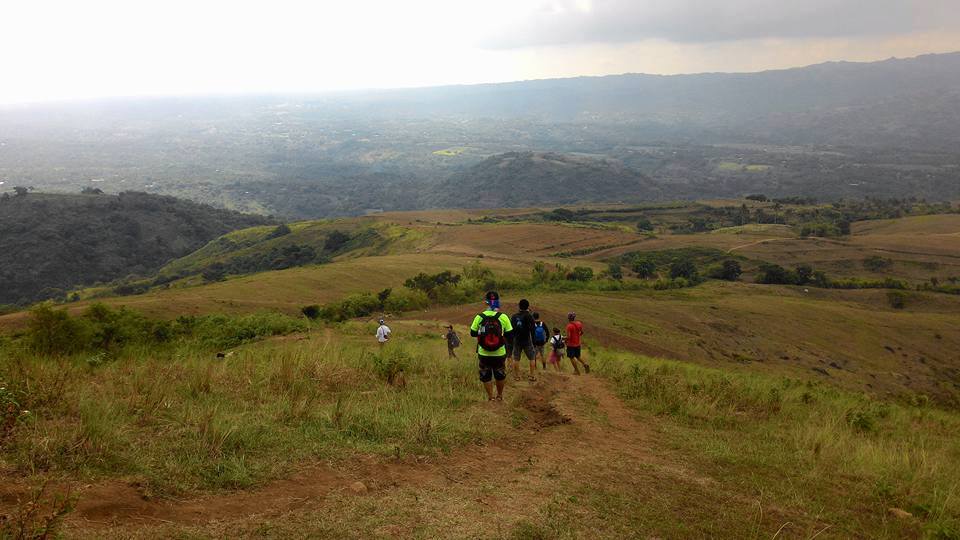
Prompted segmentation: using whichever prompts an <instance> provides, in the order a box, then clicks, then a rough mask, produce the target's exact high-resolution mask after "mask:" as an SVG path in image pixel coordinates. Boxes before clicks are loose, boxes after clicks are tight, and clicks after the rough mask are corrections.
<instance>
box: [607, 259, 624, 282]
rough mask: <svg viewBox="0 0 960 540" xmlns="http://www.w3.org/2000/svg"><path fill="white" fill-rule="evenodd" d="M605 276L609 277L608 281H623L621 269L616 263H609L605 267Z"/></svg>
mask: <svg viewBox="0 0 960 540" xmlns="http://www.w3.org/2000/svg"><path fill="white" fill-rule="evenodd" d="M607 275H609V276H610V279H615V280H617V281H620V280H621V279H623V269H621V268H620V265H619V264H617V263H610V265H609V266H607Z"/></svg>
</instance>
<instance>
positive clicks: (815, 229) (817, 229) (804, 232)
mask: <svg viewBox="0 0 960 540" xmlns="http://www.w3.org/2000/svg"><path fill="white" fill-rule="evenodd" d="M800 236H802V237H804V238H807V237H808V236H819V237H822V238H831V237H836V236H842V234H841V231H840V228H839V227H838V226H837V225H835V224H833V223H825V222H816V223H804V224H803V226H802V227H801V228H800Z"/></svg>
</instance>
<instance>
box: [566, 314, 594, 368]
mask: <svg viewBox="0 0 960 540" xmlns="http://www.w3.org/2000/svg"><path fill="white" fill-rule="evenodd" d="M567 320H568V321H570V322H568V323H567V339H566V340H565V343H566V344H567V358H569V359H570V363H571V364H573V371H575V372H576V373H577V375H579V374H580V370H579V369H577V362H580V364H581V365H583V371H584V372H585V373H590V364H588V363H587V362H586V361H584V359H583V358H582V357H581V352H580V347H581V346H582V344H581V342H580V338H581V337H582V336H583V323H581V322H580V321H578V320H577V314H576V313H574V312H572V311H571V312H570V313H567Z"/></svg>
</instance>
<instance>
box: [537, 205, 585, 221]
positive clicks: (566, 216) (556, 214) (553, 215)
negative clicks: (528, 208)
mask: <svg viewBox="0 0 960 540" xmlns="http://www.w3.org/2000/svg"><path fill="white" fill-rule="evenodd" d="M576 217H577V216H576V214H575V213H573V211H571V210H567V209H566V208H557V209H556V210H552V211H550V212H546V213H545V214H543V219H545V220H547V221H573V220H575V219H576Z"/></svg>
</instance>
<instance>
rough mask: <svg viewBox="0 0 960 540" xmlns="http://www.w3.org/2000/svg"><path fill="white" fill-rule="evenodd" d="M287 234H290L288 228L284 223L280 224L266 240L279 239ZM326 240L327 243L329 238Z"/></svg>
mask: <svg viewBox="0 0 960 540" xmlns="http://www.w3.org/2000/svg"><path fill="white" fill-rule="evenodd" d="M288 234H290V227H289V226H288V225H287V224H286V223H281V224H279V225H277V228H276V229H274V230H273V231H272V232H271V233H270V234H269V235H268V236H267V238H268V239H270V238H280V237H281V236H286V235H288ZM327 240H328V241H329V237H328V238H327Z"/></svg>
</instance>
